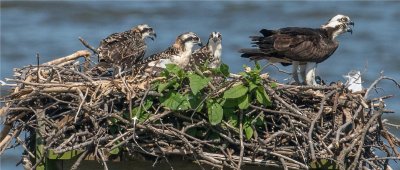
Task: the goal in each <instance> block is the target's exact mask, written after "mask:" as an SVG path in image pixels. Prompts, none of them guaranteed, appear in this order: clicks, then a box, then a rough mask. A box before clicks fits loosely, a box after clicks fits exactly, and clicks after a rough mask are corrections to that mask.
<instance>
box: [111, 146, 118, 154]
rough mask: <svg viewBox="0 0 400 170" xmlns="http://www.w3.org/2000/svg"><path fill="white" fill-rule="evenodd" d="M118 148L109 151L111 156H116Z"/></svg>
mask: <svg viewBox="0 0 400 170" xmlns="http://www.w3.org/2000/svg"><path fill="white" fill-rule="evenodd" d="M119 150H120V149H119V147H116V148H114V149H113V150H111V151H110V154H111V155H117V154H118V153H119Z"/></svg>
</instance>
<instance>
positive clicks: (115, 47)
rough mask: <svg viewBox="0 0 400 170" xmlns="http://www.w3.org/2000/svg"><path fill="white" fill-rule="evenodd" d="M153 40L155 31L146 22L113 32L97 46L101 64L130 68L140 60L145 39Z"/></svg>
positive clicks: (143, 52) (143, 50) (144, 48)
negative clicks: (120, 31)
mask: <svg viewBox="0 0 400 170" xmlns="http://www.w3.org/2000/svg"><path fill="white" fill-rule="evenodd" d="M147 37H149V38H151V39H153V40H154V37H156V33H155V32H154V30H153V28H151V27H149V26H148V25H146V24H141V25H138V26H136V27H133V28H132V29H131V30H128V31H125V32H122V33H114V34H111V35H109V36H108V37H107V38H105V39H103V40H102V41H101V42H100V45H99V47H98V48H97V51H98V54H99V59H100V62H102V63H103V64H101V65H102V66H109V67H111V66H114V67H115V66H118V67H121V69H122V70H125V69H129V68H131V67H132V66H133V65H134V64H135V63H137V62H139V61H141V60H142V59H143V56H144V54H145V52H146V48H147V46H146V42H145V39H146V38H147Z"/></svg>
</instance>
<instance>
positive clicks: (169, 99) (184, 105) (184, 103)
mask: <svg viewBox="0 0 400 170" xmlns="http://www.w3.org/2000/svg"><path fill="white" fill-rule="evenodd" d="M160 101H161V105H163V106H165V107H167V108H170V109H171V110H187V109H189V108H190V104H189V101H188V100H187V97H186V96H183V95H181V94H179V93H175V92H173V93H169V94H168V95H166V96H165V97H162V98H161V99H160Z"/></svg>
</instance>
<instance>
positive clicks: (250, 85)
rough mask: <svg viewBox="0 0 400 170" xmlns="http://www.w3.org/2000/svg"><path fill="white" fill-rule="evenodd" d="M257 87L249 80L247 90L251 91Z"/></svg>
mask: <svg viewBox="0 0 400 170" xmlns="http://www.w3.org/2000/svg"><path fill="white" fill-rule="evenodd" d="M257 87H258V85H257V84H255V83H253V82H251V81H249V91H252V90H253V89H255V88H257Z"/></svg>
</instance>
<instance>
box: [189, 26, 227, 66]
mask: <svg viewBox="0 0 400 170" xmlns="http://www.w3.org/2000/svg"><path fill="white" fill-rule="evenodd" d="M221 41H222V36H221V33H219V32H212V33H211V34H210V37H209V38H208V42H207V44H206V45H205V46H203V47H201V48H200V49H198V50H196V51H194V52H193V54H192V57H191V62H190V63H191V64H195V65H198V66H199V65H204V64H205V63H208V67H209V68H216V67H218V66H219V65H220V64H221V52H222V45H221Z"/></svg>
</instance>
